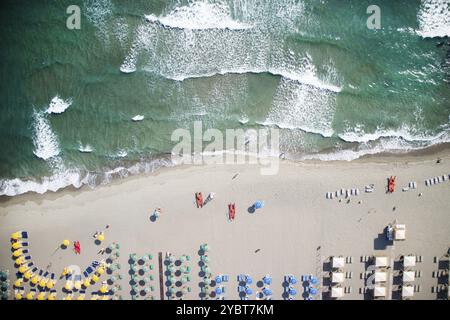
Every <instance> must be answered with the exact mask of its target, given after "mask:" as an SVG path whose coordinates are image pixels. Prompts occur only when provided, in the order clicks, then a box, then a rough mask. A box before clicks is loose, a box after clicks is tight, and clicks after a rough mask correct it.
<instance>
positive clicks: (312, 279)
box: [309, 276, 317, 284]
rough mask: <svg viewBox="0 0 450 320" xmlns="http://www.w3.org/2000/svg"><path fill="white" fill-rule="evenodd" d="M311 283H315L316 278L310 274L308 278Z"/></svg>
mask: <svg viewBox="0 0 450 320" xmlns="http://www.w3.org/2000/svg"><path fill="white" fill-rule="evenodd" d="M309 281H310V282H311V283H312V284H317V278H316V277H314V276H311V279H310V280H309Z"/></svg>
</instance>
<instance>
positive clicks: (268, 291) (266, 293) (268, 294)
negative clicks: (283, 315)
mask: <svg viewBox="0 0 450 320" xmlns="http://www.w3.org/2000/svg"><path fill="white" fill-rule="evenodd" d="M263 293H264V294H265V295H266V296H270V295H272V291H270V290H269V289H267V288H266V289H264V290H263Z"/></svg>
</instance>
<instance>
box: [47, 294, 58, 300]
mask: <svg viewBox="0 0 450 320" xmlns="http://www.w3.org/2000/svg"><path fill="white" fill-rule="evenodd" d="M47 300H56V293H50V295H49V296H48V297H47Z"/></svg>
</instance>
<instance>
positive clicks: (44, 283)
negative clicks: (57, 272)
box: [39, 278, 48, 288]
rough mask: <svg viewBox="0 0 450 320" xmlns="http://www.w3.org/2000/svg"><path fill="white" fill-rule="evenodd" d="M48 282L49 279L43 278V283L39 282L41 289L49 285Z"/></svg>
mask: <svg viewBox="0 0 450 320" xmlns="http://www.w3.org/2000/svg"><path fill="white" fill-rule="evenodd" d="M47 281H48V279H46V278H42V279H41V281H39V286H40V287H41V288H45V286H46V285H47Z"/></svg>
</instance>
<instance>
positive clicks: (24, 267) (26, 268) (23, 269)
mask: <svg viewBox="0 0 450 320" xmlns="http://www.w3.org/2000/svg"><path fill="white" fill-rule="evenodd" d="M28 269H29V267H26V266H20V267H19V273H25V272H26V271H27V270H28Z"/></svg>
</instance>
